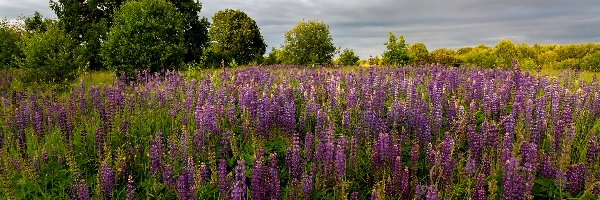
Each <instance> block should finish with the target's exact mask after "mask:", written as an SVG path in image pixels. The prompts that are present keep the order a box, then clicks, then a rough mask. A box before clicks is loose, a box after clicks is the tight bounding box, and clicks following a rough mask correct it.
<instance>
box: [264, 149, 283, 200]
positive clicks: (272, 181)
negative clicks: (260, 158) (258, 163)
mask: <svg viewBox="0 0 600 200" xmlns="http://www.w3.org/2000/svg"><path fill="white" fill-rule="evenodd" d="M267 181H268V190H267V194H266V195H267V199H275V200H277V199H280V198H281V185H280V182H279V170H278V169H277V155H276V154H271V155H270V156H269V171H268V178H267Z"/></svg>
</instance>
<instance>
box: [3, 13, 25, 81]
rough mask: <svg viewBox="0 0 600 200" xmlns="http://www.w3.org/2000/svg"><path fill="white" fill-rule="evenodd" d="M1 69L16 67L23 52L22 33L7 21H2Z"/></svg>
mask: <svg viewBox="0 0 600 200" xmlns="http://www.w3.org/2000/svg"><path fill="white" fill-rule="evenodd" d="M0 38H2V40H0V69H4V68H8V67H16V66H17V61H18V60H19V58H20V57H22V55H23V52H22V51H21V48H20V46H19V44H20V42H21V33H20V32H19V31H18V30H17V29H16V28H14V27H12V26H11V25H10V24H9V23H8V22H7V21H6V20H2V21H0Z"/></svg>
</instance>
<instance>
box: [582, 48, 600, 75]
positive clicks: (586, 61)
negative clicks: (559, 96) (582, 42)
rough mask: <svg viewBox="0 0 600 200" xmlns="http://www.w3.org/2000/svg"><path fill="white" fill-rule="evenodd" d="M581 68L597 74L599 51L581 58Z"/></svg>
mask: <svg viewBox="0 0 600 200" xmlns="http://www.w3.org/2000/svg"><path fill="white" fill-rule="evenodd" d="M581 68H582V69H584V70H589V71H594V72H599V71H600V51H596V52H595V53H592V54H588V55H587V56H585V57H583V59H582V63H581Z"/></svg>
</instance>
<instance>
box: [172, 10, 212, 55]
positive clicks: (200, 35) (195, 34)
mask: <svg viewBox="0 0 600 200" xmlns="http://www.w3.org/2000/svg"><path fill="white" fill-rule="evenodd" d="M169 2H171V3H172V4H173V6H175V9H176V10H177V12H179V13H180V14H181V17H182V19H183V36H184V39H185V46H186V49H187V53H186V54H185V58H184V61H185V62H199V61H200V58H201V56H202V49H204V48H205V47H206V46H207V43H208V40H209V37H208V26H209V25H210V23H208V19H206V17H201V18H200V17H199V13H200V10H202V4H201V3H200V2H199V1H196V0H169Z"/></svg>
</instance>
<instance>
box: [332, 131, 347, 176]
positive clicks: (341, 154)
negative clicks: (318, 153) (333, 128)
mask: <svg viewBox="0 0 600 200" xmlns="http://www.w3.org/2000/svg"><path fill="white" fill-rule="evenodd" d="M335 174H336V179H337V180H338V181H342V180H343V178H344V177H345V175H346V139H344V138H339V139H338V140H337V148H336V149H335Z"/></svg>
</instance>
